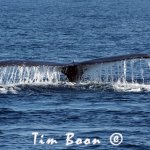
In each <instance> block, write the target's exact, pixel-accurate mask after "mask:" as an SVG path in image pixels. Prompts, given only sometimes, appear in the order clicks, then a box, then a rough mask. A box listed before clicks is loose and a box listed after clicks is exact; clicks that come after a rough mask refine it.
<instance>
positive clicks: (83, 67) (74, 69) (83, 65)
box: [0, 54, 150, 82]
mask: <svg viewBox="0 0 150 150" xmlns="http://www.w3.org/2000/svg"><path fill="white" fill-rule="evenodd" d="M148 58H150V55H148V54H129V55H121V56H114V57H105V58H98V59H92V60H88V61H82V62H73V63H69V64H60V63H52V62H46V61H27V60H25V61H24V60H7V61H0V67H9V66H21V67H22V66H25V67H34V66H35V67H38V66H47V67H56V68H57V69H58V70H59V71H60V72H61V73H62V74H64V75H65V76H66V77H67V78H68V80H69V81H70V82H78V81H80V80H81V78H82V77H83V74H84V73H85V72H86V71H87V70H89V69H90V68H92V67H93V66H95V65H99V64H110V63H115V62H118V61H125V60H132V59H148ZM16 72H17V71H16Z"/></svg>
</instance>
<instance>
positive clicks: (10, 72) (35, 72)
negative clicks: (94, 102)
mask: <svg viewBox="0 0 150 150" xmlns="http://www.w3.org/2000/svg"><path fill="white" fill-rule="evenodd" d="M20 85H23V86H25V85H29V86H49V85H51V86H57V87H59V86H61V87H71V88H83V89H85V88H88V89H95V88H96V89H108V88H109V89H113V90H115V91H125V92H126V91H128V92H140V91H150V59H131V60H122V61H117V62H110V63H100V64H95V65H88V66H87V67H86V68H85V70H84V74H83V76H82V78H81V80H80V81H79V82H77V83H71V82H69V81H68V79H67V77H66V76H65V75H63V74H62V73H61V72H60V70H59V67H58V66H44V65H41V66H40V65H39V66H25V65H23V66H17V65H14V66H11V65H9V66H1V67H0V93H3V94H4V93H8V92H10V93H13V94H17V93H18V91H20V88H19V87H18V86H20Z"/></svg>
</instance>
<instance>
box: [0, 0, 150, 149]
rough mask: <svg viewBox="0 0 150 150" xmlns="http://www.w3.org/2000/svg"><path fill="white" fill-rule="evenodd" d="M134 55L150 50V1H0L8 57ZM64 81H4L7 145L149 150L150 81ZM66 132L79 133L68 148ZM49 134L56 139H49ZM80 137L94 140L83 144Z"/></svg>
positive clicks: (2, 51) (0, 117) (1, 44)
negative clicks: (120, 83) (110, 83)
mask: <svg viewBox="0 0 150 150" xmlns="http://www.w3.org/2000/svg"><path fill="white" fill-rule="evenodd" d="M133 53H135V54H137V53H147V54H150V1H149V0H0V60H1V61H2V60H18V59H19V60H41V61H50V62H57V63H71V62H78V61H84V60H89V59H95V58H101V57H109V56H117V55H125V54H133ZM149 66H150V63H149ZM147 70H148V66H147ZM140 71H141V70H137V71H136V72H140ZM0 73H1V74H0V76H2V75H3V76H6V74H4V70H3V69H2V68H1V69H0ZM5 73H7V71H6V72H5ZM11 73H12V74H13V72H11ZM149 73H150V72H149ZM141 76H143V74H142V75H141ZM145 76H146V77H147V78H148V79H149V74H148V72H146V73H145ZM0 79H1V78H0ZM148 79H147V80H148ZM142 81H144V78H142ZM0 83H1V81H0ZM63 85H64V84H63ZM63 85H60V84H57V83H55V86H52V85H51V84H46V85H45V84H40V85H38V84H23V83H22V84H20V85H11V86H10V85H7V82H5V84H4V85H0V150H35V149H36V150H49V149H52V150H57V149H59V150H62V149H68V150H71V149H72V150H83V149H86V150H91V149H96V150H149V149H150V82H147V84H144V83H143V84H142V86H138V87H137V86H136V84H135V85H133V84H132V83H131V84H130V87H129V89H127V90H125V89H124V88H122V86H119V87H117V89H114V88H112V87H111V88H110V87H109V88H106V87H105V86H104V87H100V88H99V86H96V88H95V85H96V84H95V82H94V84H92V85H91V84H90V85H88V86H87V85H85V86H84V84H82V86H76V85H74V84H72V83H67V86H63ZM68 85H69V86H68ZM145 87H146V90H145ZM119 88H120V89H119ZM135 89H136V90H135ZM35 132H36V133H38V135H37V139H36V143H34V135H35ZM67 133H74V137H73V138H72V139H71V140H72V141H73V142H74V143H73V144H70V145H68V146H67V145H66V137H67V136H66V134H67ZM113 133H120V134H118V136H116V137H114V138H111V137H112V136H111V135H112V134H113ZM42 135H43V136H42ZM119 135H122V136H120V137H119ZM121 137H122V141H121ZM49 138H53V139H55V140H56V141H57V144H56V143H55V144H53V145H49V144H46V141H47V139H49ZM78 138H82V140H83V142H84V140H85V139H87V138H89V139H90V141H91V142H90V144H88V145H85V144H84V143H82V144H80V145H77V144H76V143H75V141H76V140H77V139H78ZM94 138H96V139H99V141H100V143H99V144H98V143H97V144H95V145H94V144H93V143H92V140H93V139H94ZM42 140H43V142H44V143H43V144H41V143H42ZM113 142H114V143H113ZM119 142H120V143H119ZM115 144H118V145H115Z"/></svg>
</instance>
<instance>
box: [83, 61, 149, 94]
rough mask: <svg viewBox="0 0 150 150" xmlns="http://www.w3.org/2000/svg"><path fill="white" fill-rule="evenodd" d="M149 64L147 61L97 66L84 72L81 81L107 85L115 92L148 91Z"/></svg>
mask: <svg viewBox="0 0 150 150" xmlns="http://www.w3.org/2000/svg"><path fill="white" fill-rule="evenodd" d="M149 64H150V60H148V59H147V60H146V59H132V60H123V61H118V62H113V63H104V64H97V65H95V66H94V67H93V66H91V68H89V69H88V70H87V71H85V73H84V76H83V78H82V81H83V82H89V81H90V82H91V83H93V84H95V83H96V84H100V85H109V86H111V87H112V88H113V89H114V90H117V91H134V92H139V91H143V90H146V91H150V65H149Z"/></svg>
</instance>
